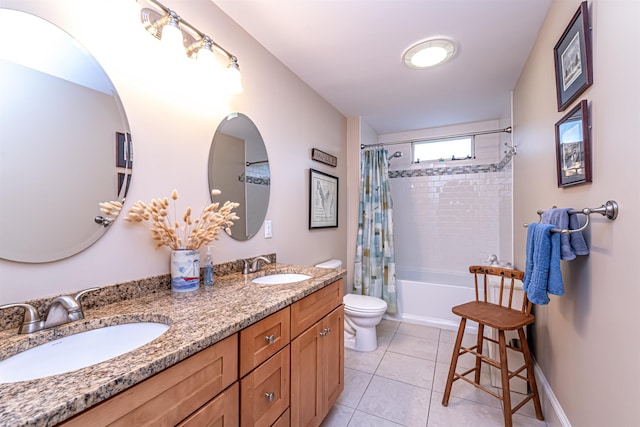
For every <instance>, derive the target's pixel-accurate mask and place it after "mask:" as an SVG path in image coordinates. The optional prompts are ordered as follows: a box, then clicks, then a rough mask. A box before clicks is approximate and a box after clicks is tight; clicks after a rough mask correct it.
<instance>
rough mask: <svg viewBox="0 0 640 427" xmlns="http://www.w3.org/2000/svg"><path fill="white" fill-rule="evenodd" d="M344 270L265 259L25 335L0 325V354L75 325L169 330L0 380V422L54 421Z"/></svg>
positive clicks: (318, 286) (58, 334) (45, 423)
mask: <svg viewBox="0 0 640 427" xmlns="http://www.w3.org/2000/svg"><path fill="white" fill-rule="evenodd" d="M275 273H303V274H308V275H310V276H311V279H307V280H304V281H302V282H297V283H290V284H283V285H257V284H254V283H252V282H251V280H252V279H254V278H256V277H260V276H264V275H268V274H275ZM345 274H346V270H343V269H334V270H331V269H322V268H315V267H306V266H296V265H286V264H269V265H266V266H264V267H263V270H262V271H261V272H258V273H252V274H248V275H243V274H241V273H239V272H235V273H230V274H227V275H224V276H217V277H216V284H215V285H214V286H213V287H212V288H204V287H201V288H200V289H199V290H197V291H194V292H186V293H175V292H171V290H170V289H169V288H166V289H158V290H157V291H156V292H154V293H150V294H147V295H144V296H141V297H139V298H134V299H127V300H123V301H120V302H115V303H112V304H108V305H105V306H102V307H96V308H90V309H86V310H85V319H84V320H81V321H77V322H73V323H69V324H66V325H62V326H60V327H57V328H53V329H49V330H45V331H40V332H36V333H34V334H29V335H17V334H16V330H13V329H12V330H7V331H2V332H0V360H1V359H4V358H6V357H9V356H11V355H12V354H15V353H16V352H17V351H20V350H22V349H26V348H30V347H33V346H35V345H37V344H40V343H43V342H48V341H50V340H52V339H55V338H57V337H61V336H64V335H68V334H71V333H74V332H79V331H81V330H87V329H92V328H95V327H100V326H107V325H110V324H118V323H125V322H129V321H140V320H144V321H148V320H155V321H163V322H165V323H168V324H170V325H171V327H170V328H169V330H168V331H167V332H166V333H165V334H163V335H162V336H160V337H159V338H157V339H156V340H154V341H152V342H151V343H149V344H146V345H144V346H142V347H140V348H138V349H136V350H133V351H131V352H129V353H127V354H124V355H121V356H118V357H115V358H113V359H110V360H108V361H105V362H102V363H99V364H96V365H93V366H90V367H87V368H83V369H80V370H77V371H73V372H70V373H66V374H61V375H56V376H52V377H47V378H42V379H39V380H31V381H23V382H19V383H10V384H0V396H2V398H1V399H0V425H11V426H19V425H38V426H49V425H55V424H57V423H59V422H61V421H63V420H65V419H67V418H69V417H71V416H72V415H74V414H76V413H79V412H81V411H83V410H85V409H87V408H89V407H90V406H93V405H95V404H97V403H99V402H101V401H102V400H105V399H107V398H109V397H111V396H113V395H115V394H117V393H119V392H121V391H123V390H125V389H127V388H128V387H131V386H133V385H135V384H137V383H139V382H141V381H142V380H144V379H146V378H149V377H151V376H152V375H154V374H156V373H158V372H160V371H162V370H164V369H166V368H168V367H170V366H172V365H174V364H176V363H177V362H180V361H181V360H183V359H186V358H187V357H189V356H191V355H193V354H195V353H197V352H198V351H200V350H203V349H205V348H207V347H208V346H210V345H212V344H214V343H216V342H218V341H220V340H222V339H223V338H226V337H227V336H230V335H232V334H233V333H235V332H237V331H239V330H241V329H243V328H245V327H247V326H249V325H251V324H252V323H255V322H257V321H258V320H261V319H263V318H265V317H267V316H268V315H270V314H272V313H275V312H276V311H278V310H280V309H281V308H284V307H286V306H287V305H290V304H291V303H293V302H295V301H297V300H299V299H302V298H304V297H305V296H307V295H309V294H311V293H313V292H315V291H317V290H318V289H321V288H323V287H325V286H326V285H328V284H330V283H332V282H334V281H336V280H338V279H339V278H341V277H343V276H344V275H345Z"/></svg>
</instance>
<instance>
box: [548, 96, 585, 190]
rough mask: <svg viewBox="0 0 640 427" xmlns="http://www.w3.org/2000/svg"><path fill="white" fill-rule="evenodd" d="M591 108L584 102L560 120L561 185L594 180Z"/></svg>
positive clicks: (558, 124) (557, 131)
mask: <svg viewBox="0 0 640 427" xmlns="http://www.w3.org/2000/svg"><path fill="white" fill-rule="evenodd" d="M589 134H590V131H589V109H588V104H587V101H586V100H582V101H580V103H579V104H578V105H576V106H575V107H574V108H572V109H571V111H569V112H568V113H567V115H565V116H564V117H563V118H562V119H561V120H560V121H559V122H558V123H556V162H557V166H558V187H567V186H569V185H575V184H583V183H585V182H591V141H590V135H589Z"/></svg>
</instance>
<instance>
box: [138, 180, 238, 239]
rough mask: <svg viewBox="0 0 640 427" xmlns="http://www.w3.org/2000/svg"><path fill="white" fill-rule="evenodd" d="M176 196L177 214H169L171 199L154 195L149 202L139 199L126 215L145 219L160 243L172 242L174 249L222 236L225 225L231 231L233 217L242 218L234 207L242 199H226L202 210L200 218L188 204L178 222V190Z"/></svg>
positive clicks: (174, 209)
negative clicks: (195, 215) (237, 214)
mask: <svg viewBox="0 0 640 427" xmlns="http://www.w3.org/2000/svg"><path fill="white" fill-rule="evenodd" d="M211 194H212V195H214V196H218V195H220V194H221V192H220V190H213V191H211ZM171 200H173V202H174V203H173V209H171V210H172V211H173V214H172V215H170V214H169V209H170V207H169V199H167V198H166V197H165V198H163V199H152V200H151V202H150V203H149V204H146V203H144V202H143V201H141V200H140V201H138V202H136V203H134V204H133V206H132V207H131V209H129V214H128V215H127V217H125V220H126V221H129V222H145V223H146V224H147V225H148V226H149V228H150V229H151V235H152V237H153V240H154V242H156V245H157V247H160V246H168V247H169V248H171V249H173V250H178V249H191V250H196V249H199V248H200V247H201V246H202V245H206V244H208V243H210V242H212V241H214V240H217V239H218V234H219V233H220V230H221V229H224V230H226V231H227V232H228V233H230V229H229V227H231V226H232V225H233V221H235V220H237V219H240V218H239V217H238V216H236V214H235V212H233V209H235V208H237V207H238V206H240V204H239V203H236V202H229V201H226V202H224V204H223V205H222V207H220V204H219V203H211V204H209V205H207V206H205V208H204V209H203V210H202V214H201V215H200V217H198V218H193V217H192V216H191V214H192V212H191V207H187V209H186V210H185V212H184V214H183V215H182V224H180V222H178V220H177V218H178V215H177V213H176V206H175V205H176V204H175V201H176V200H178V191H177V190H173V191H172V192H171Z"/></svg>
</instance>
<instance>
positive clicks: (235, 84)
mask: <svg viewBox="0 0 640 427" xmlns="http://www.w3.org/2000/svg"><path fill="white" fill-rule="evenodd" d="M227 88H228V90H229V92H231V93H235V94H238V93H242V91H243V89H242V78H241V76H240V67H239V66H238V63H237V62H236V60H235V58H233V59H232V60H231V61H230V62H229V66H228V67H227Z"/></svg>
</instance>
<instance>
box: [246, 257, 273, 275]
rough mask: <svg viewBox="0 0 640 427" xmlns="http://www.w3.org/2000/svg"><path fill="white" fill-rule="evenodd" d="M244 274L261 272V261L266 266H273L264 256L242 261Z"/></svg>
mask: <svg viewBox="0 0 640 427" xmlns="http://www.w3.org/2000/svg"><path fill="white" fill-rule="evenodd" d="M241 261H242V274H249V273H255V272H258V271H260V268H261V264H260V261H263V262H264V263H265V264H271V261H270V260H269V258H266V257H263V256H257V257H255V258H248V259H242V260H241Z"/></svg>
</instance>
